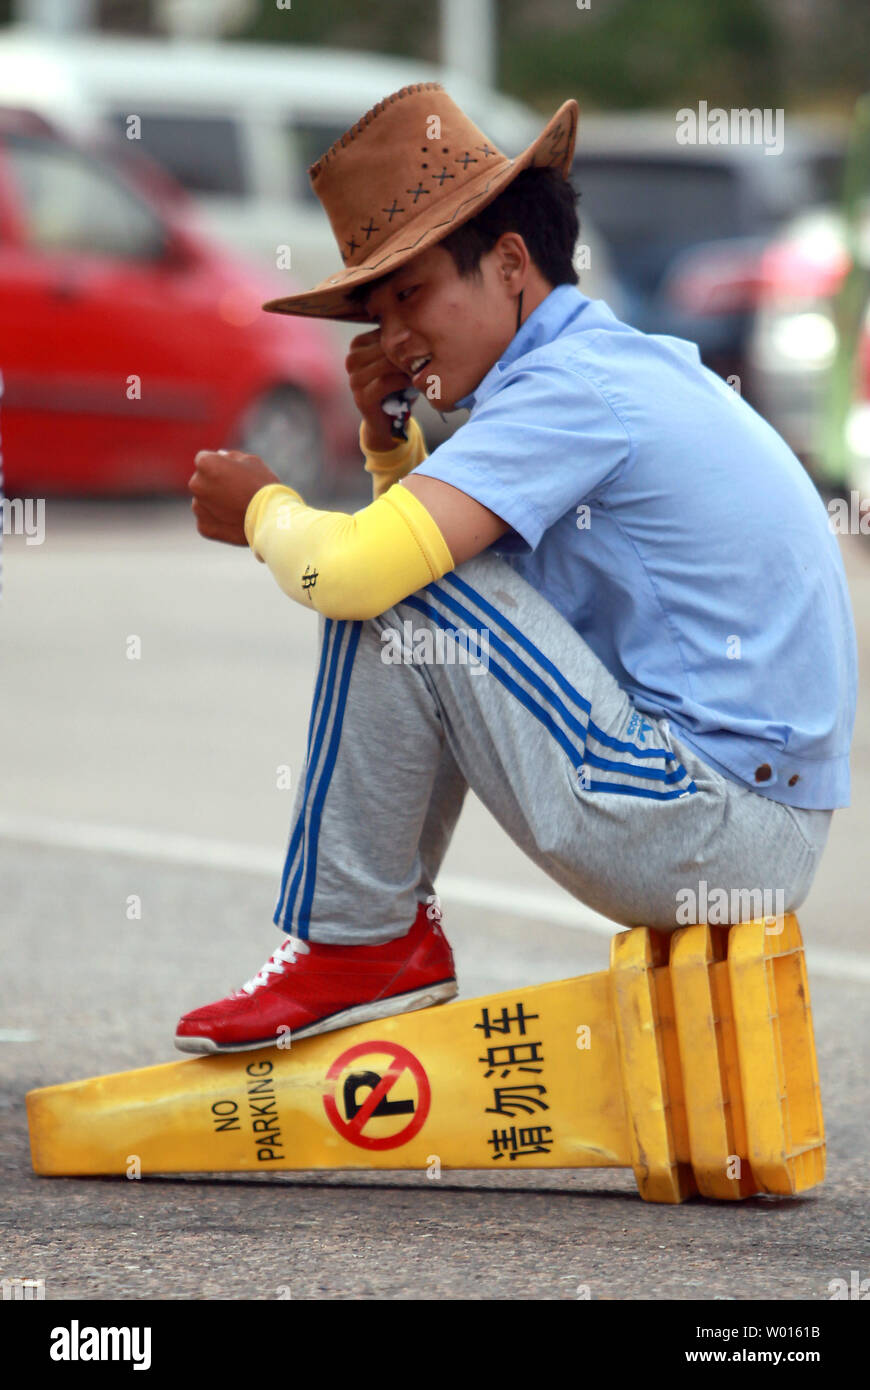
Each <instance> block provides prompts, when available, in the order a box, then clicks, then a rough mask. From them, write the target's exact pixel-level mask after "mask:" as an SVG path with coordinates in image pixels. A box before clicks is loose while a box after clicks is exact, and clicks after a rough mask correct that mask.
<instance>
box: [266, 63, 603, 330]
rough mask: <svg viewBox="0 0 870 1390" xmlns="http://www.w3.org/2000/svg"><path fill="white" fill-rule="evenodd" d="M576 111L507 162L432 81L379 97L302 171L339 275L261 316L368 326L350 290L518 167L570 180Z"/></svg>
mask: <svg viewBox="0 0 870 1390" xmlns="http://www.w3.org/2000/svg"><path fill="white" fill-rule="evenodd" d="M579 109H580V108H579V107H578V105H577V103H576V101H573V100H571V101H566V102H564V103H563V105H562V106H560V107H559V110H558V111H557V112H556V114H555V116H553V117H552V118H551V119H550V120H549V121H548V122H547V125H546V126H545V127H544V129H543V131H542V132H541V134H540V135H539V136H538V138H537V140H535V141H534V143H533V144H531V145H529V147H528V149H526V150H524V151H523V153H522V154H520V155H517V157H516V159H508V158H507V156H506V155H504V154H502V153H501V151H500V150H498V149H497V148H496V147H495V146H494V145H493V144H492V142H491V141H490V140H487V138H486V136H485V135H484V134H483V132H482V131H480V130H479V129H478V128H477V126H476V125H475V124H474V122H473V121H470V120H469V119H468V117H467V116H466V114H465V112H464V111H462V110H460V108H459V107H458V106H457V105H456V103H455V101H453V100H452V99H451V98H450V97H449V96H448V95H447V93H446V92H445V90H444V88H443V87H442V86H441V83H440V82H416V83H414V84H413V85H412V86H409V87H402V88H401V90H400V91H398V92H393V93H392V94H391V95H390V96H388V97H384V99H383V101H379V102H378V103H377V105H376V106H373V107H372V108H371V110H370V111H367V112H366V113H365V115H364V116H361V117H360V119H359V120H358V121H357V123H356V125H354V126H351V128H350V130H348V131H346V132H345V134H344V135H342V136H341V138H340V139H338V140H336V142H335V144H334V145H331V146H330V148H329V149H328V150H327V151H326V154H325V155H323V156H322V158H320V159H318V160H317V162H316V164H312V166H311V168H310V169H309V170H308V177H309V178H310V180H311V186H312V188H313V189H314V192H315V193H316V194H317V197H318V198H319V199H320V201H321V203H322V204H323V206H324V208H325V209H326V213H327V216H328V217H329V221H330V223H331V225H332V230H333V233H334V235H335V239H336V241H337V242H338V246H339V250H340V252H341V255H342V259H343V260H344V270H340V271H338V272H337V274H335V275H331V276H329V278H328V279H326V280H322V281H321V282H320V284H319V285H315V287H314V289H313V290H308V291H306V293H305V294H292V295H289V296H287V298H285V299H270V300H269V301H268V302H267V303H266V304H264V305H263V308H264V309H266V310H268V311H269V312H270V313H275V314H301V315H303V316H305V317H308V318H323V319H347V320H349V321H350V322H353V323H369V322H371V320H370V318H369V315H368V314H367V313H366V312H365V310H364V308H363V306H362V305H361V304H359V303H358V302H356V301H354V300H352V299H350V298H349V294H348V292H349V291H350V290H353V289H357V288H358V287H359V286H360V285H364V284H365V283H366V282H367V281H369V280H376V279H378V278H379V277H380V276H382V275H389V274H391V273H392V271H394V270H398V268H399V266H400V265H404V263H405V261H409V260H411V258H412V257H414V256H418V255H419V254H420V252H421V251H424V250H425V249H426V248H427V247H429V246H433V245H434V244H435V243H436V242H438V241H440V240H441V239H442V238H443V237H446V236H447V235H448V234H449V233H450V232H453V231H455V230H456V228H457V227H461V226H462V224H463V222H467V221H468V220H469V219H470V218H472V217H475V216H476V215H477V214H478V213H479V212H480V211H481V209H483V208H485V207H486V205H487V204H488V203H491V202H492V201H493V199H494V198H497V197H498V195H499V193H501V192H502V190H503V189H504V188H505V187H506V186H507V185H508V184H509V183H510V182H511V180H512V179H515V178H516V176H517V174H519V173H521V172H522V170H523V169H528V168H529V167H530V166H532V165H536V166H551V167H554V168H557V169H559V171H560V172H561V174H562V177H563V178H567V177H568V173H569V171H570V169H571V162H572V159H573V156H574V143H575V140H576V138H577V118H578V115H579ZM435 132H437V135H436V133H435Z"/></svg>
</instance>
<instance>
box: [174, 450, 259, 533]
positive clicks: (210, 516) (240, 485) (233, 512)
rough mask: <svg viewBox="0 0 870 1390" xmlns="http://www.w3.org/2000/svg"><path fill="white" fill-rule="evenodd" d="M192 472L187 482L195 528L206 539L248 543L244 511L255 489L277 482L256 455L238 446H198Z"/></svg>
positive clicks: (256, 490)
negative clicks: (218, 447)
mask: <svg viewBox="0 0 870 1390" xmlns="http://www.w3.org/2000/svg"><path fill="white" fill-rule="evenodd" d="M194 463H195V465H196V469H195V472H194V474H193V476H192V478H191V479H190V482H189V483H188V484H187V486H188V488H189V489H190V491H191V492H192V493H193V501H192V502H191V507H192V508H193V514H194V516H195V517H196V529H197V530H198V531H199V534H200V535H201V536H205V538H206V540H209V541H224V542H225V543H226V544H227V545H247V544H248V542H247V540H246V538H245V512H246V511H247V510H248V503H249V502H250V500H251V498H252V497H253V495H254V493H255V492H259V491H260V488H261V487H265V486H266V485H267V483H280V481H281V479H280V478H277V477H276V476H275V474H274V473H273V472H272V470H271V469H270V468H267V467H266V465H265V463H264V462H263V460H262V459H261V458H257V455H256V454H243V453H241V452H240V451H239V450H238V449H218V450H217V451H216V452H212V451H211V450H210V449H200V451H199V453H198V454H197V456H196V458H195V459H194Z"/></svg>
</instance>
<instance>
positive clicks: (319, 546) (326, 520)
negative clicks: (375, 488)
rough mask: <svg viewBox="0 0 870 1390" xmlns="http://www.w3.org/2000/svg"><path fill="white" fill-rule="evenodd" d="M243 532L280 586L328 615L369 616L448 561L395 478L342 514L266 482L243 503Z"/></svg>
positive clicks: (435, 532) (437, 574)
mask: <svg viewBox="0 0 870 1390" xmlns="http://www.w3.org/2000/svg"><path fill="white" fill-rule="evenodd" d="M245 536H246V537H247V541H248V545H249V546H250V547H251V549H252V550H253V552H254V554H255V556H256V557H257V559H258V560H260V561H261V562H263V563H264V564H267V565H268V566H269V569H270V570H271V571H272V574H273V575H274V576H275V579H276V581H277V583H278V585H279V587H280V588H281V589H283V590H284V593H285V594H289V596H290V598H292V599H295V600H296V602H297V603H302V604H304V605H305V606H306V607H307V608H316V609H317V611H318V612H319V613H324V614H325V615H326V617H327V618H374V617H376V616H377V615H378V614H379V613H383V612H384V610H385V609H387V608H390V607H392V605H393V604H394V603H398V602H399V600H400V599H403V598H407V596H408V594H412V593H414V591H415V590H416V589H421V588H423V587H424V585H426V584H429V583H431V582H432V580H434V579H440V578H441V576H442V575H443V574H446V573H447V572H448V570H452V569H453V568H454V562H453V557H452V555H451V554H450V551H449V550H448V548H447V543H446V541H445V540H444V537H443V536H442V534H441V532H440V530H439V529H438V527H437V526H436V524H435V522H434V521H433V519H432V517H431V516H430V514H429V512H427V510H426V508H425V507H424V506H423V503H422V502H421V501H420V500H419V499H418V498H417V497H415V496H414V494H413V493H412V492H409V491H408V489H407V488H403V487H402V486H401V485H400V484H395V485H393V486H392V487H390V488H389V489H388V490H387V491H386V492H385V493H384V494H383V496H382V497H379V498H377V499H376V500H375V501H374V502H371V503H370V504H369V506H367V507H363V508H362V510H361V511H358V512H356V513H354V515H353V516H349V515H348V514H347V513H346V512H321V511H317V510H316V509H315V508H314V507H306V505H305V503H304V502H303V500H302V498H301V497H300V496H299V493H298V492H296V491H294V489H293V488H291V487H284V486H283V485H282V484H280V483H269V484H268V485H267V486H266V487H263V488H260V491H259V492H257V493H255V494H254V496H253V497H252V498H251V501H250V502H249V504H248V509H247V512H246V513H245Z"/></svg>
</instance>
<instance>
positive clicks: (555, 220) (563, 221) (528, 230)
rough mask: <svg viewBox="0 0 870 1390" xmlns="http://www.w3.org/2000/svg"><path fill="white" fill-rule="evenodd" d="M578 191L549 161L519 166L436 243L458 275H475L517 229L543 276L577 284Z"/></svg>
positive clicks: (360, 290) (359, 297) (360, 296)
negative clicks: (486, 200)
mask: <svg viewBox="0 0 870 1390" xmlns="http://www.w3.org/2000/svg"><path fill="white" fill-rule="evenodd" d="M577 196H578V195H577V191H576V189H575V188H574V186H573V185H572V183H571V181H570V179H563V178H562V175H561V174H560V173H559V171H558V170H557V169H554V168H552V167H550V166H546V167H541V168H535V167H532V168H529V169H523V170H522V171H521V173H519V174H517V176H516V178H515V179H512V180H511V182H510V183H509V184H508V186H507V188H506V189H505V190H504V192H503V193H500V194H499V195H498V197H497V198H494V199H493V201H492V202H491V203H490V204H489V205H488V206H487V207H485V208H484V209H483V211H482V212H479V213H478V214H477V216H476V217H473V218H471V219H470V220H469V221H468V222H465V223H463V225H462V226H461V227H457V229H456V231H455V232H451V233H450V234H449V236H446V237H444V238H443V240H442V241H440V242H438V243H436V245H440V246H443V247H444V250H445V251H447V252H449V254H450V255H451V256H452V258H453V261H454V264H455V266H456V269H457V271H458V272H459V275H460V276H461V277H462V278H463V279H467V278H468V277H469V276H474V277H475V278H476V279H480V276H481V270H480V260H481V257H482V256H485V255H487V254H488V252H490V251H491V250H492V248H493V246H495V243H496V242H497V241H498V239H499V237H500V236H503V235H504V233H505V232H518V233H519V235H520V236H521V237H522V239H523V241H524V242H525V243H526V246H527V247H528V251H529V255H530V256H531V258H532V261H533V262H534V264H535V266H536V267H537V269H538V270H539V271H540V273H541V275H542V276H543V277H544V279H545V280H546V281H547V282H548V283H549V284H550V285H552V286H553V287H554V288H555V286H556V285H576V284H577V282H578V277H577V272H576V270H575V269H574V263H573V257H574V247H575V245H576V242H577V237H578V235H579V231H580V224H579V220H578V216H577ZM389 278H390V277H389V276H382V277H380V279H378V280H374V281H372V280H370V281H368V283H367V284H365V285H360V286H358V287H357V288H356V289H354V290H350V291H349V293H348V298H349V299H352V300H354V301H357V302H360V301H362V302H363V303H364V302H365V300H366V298H367V296H368V295H369V294H371V293H372V291H373V290H374V289H375V286H376V285H378V284H380V283H381V282H382V281H383V280H387V279H389Z"/></svg>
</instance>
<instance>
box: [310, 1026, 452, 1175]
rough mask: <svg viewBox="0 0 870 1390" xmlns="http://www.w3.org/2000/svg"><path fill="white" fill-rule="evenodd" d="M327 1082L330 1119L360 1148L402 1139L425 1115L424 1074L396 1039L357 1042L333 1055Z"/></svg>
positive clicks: (429, 1096)
mask: <svg viewBox="0 0 870 1390" xmlns="http://www.w3.org/2000/svg"><path fill="white" fill-rule="evenodd" d="M385 1062H386V1066H385ZM326 1083H327V1089H326V1091H325V1093H324V1096H323V1104H324V1107H325V1109H326V1113H327V1115H328V1116H329V1120H330V1123H331V1124H332V1126H333V1128H334V1129H336V1130H337V1131H338V1133H339V1134H340V1135H341V1137H342V1138H343V1139H347V1140H348V1141H349V1143H351V1144H356V1145H357V1146H358V1147H359V1148H361V1149H397V1148H399V1146H400V1145H402V1144H407V1143H408V1141H409V1140H411V1139H413V1138H414V1135H415V1134H419V1132H420V1130H421V1129H422V1128H423V1125H424V1123H425V1121H426V1116H427V1115H428V1114H429V1106H430V1104H431V1101H432V1092H431V1089H430V1086H429V1078H428V1077H427V1075H426V1073H425V1071H424V1070H423V1067H422V1065H421V1064H420V1062H419V1061H418V1060H417V1058H416V1057H415V1056H414V1054H413V1052H409V1051H408V1049H407V1048H406V1047H400V1046H399V1044H398V1043H392V1042H362V1043H356V1045H355V1046H354V1047H349V1048H348V1049H347V1050H346V1051H345V1052H342V1053H341V1054H340V1056H338V1057H336V1059H335V1061H334V1062H333V1064H332V1066H331V1067H330V1068H329V1071H328V1072H327V1073H326Z"/></svg>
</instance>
